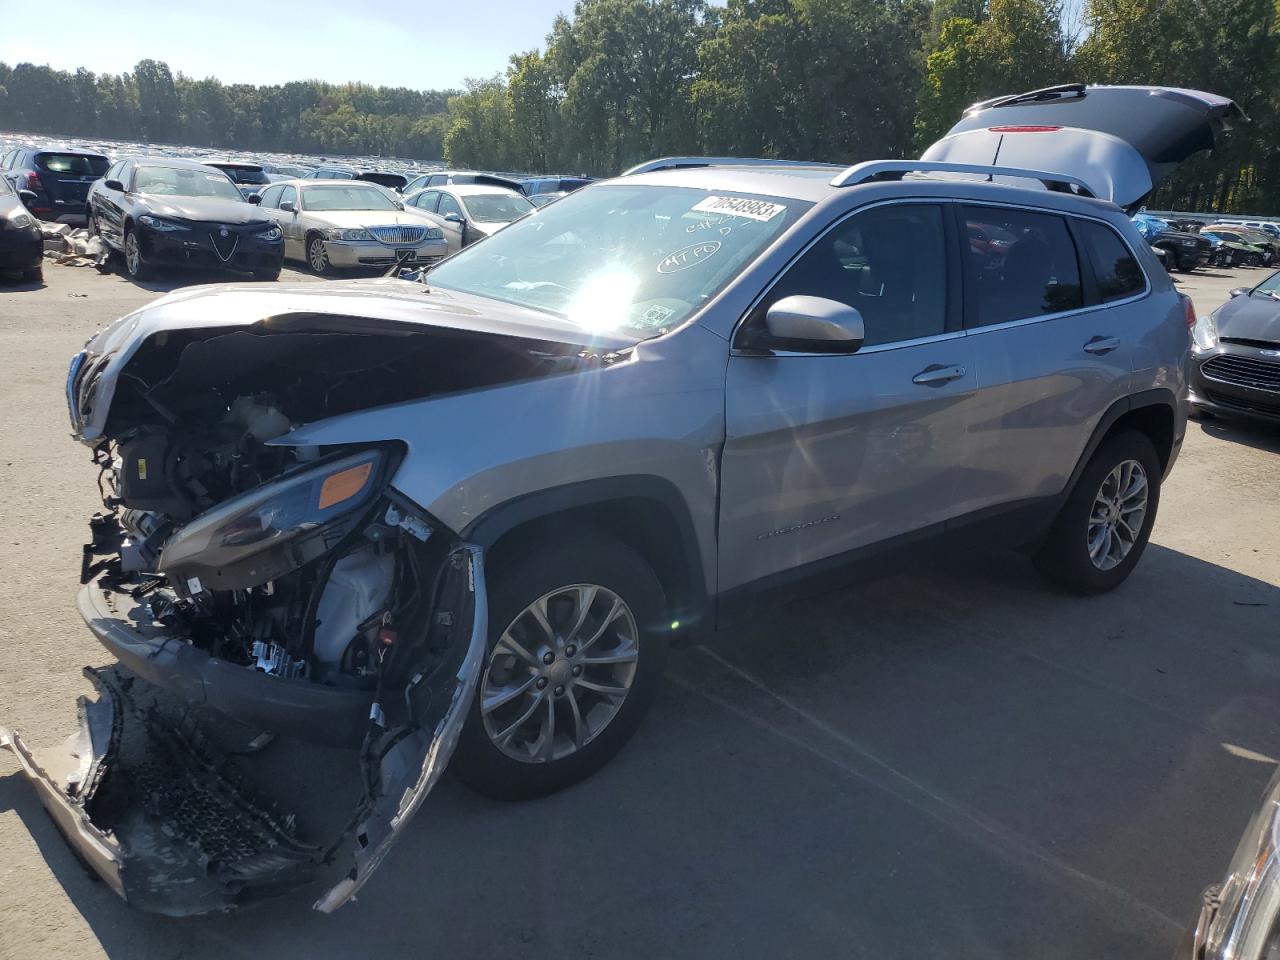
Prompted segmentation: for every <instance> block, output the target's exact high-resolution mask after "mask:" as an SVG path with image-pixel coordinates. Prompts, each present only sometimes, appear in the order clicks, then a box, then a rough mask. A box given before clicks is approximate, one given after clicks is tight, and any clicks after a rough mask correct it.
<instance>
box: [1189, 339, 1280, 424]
mask: <svg viewBox="0 0 1280 960" xmlns="http://www.w3.org/2000/svg"><path fill="white" fill-rule="evenodd" d="M1187 385H1188V391H1189V392H1188V400H1189V401H1190V402H1191V405H1192V406H1193V407H1196V408H1199V409H1201V410H1207V411H1209V412H1210V413H1217V414H1222V415H1225V416H1233V415H1234V416H1246V417H1254V418H1257V419H1259V420H1268V421H1271V422H1280V352H1278V351H1277V350H1266V349H1264V348H1261V347H1248V346H1244V345H1240V344H1230V345H1226V346H1219V347H1217V348H1216V349H1214V350H1208V351H1200V350H1193V351H1192V353H1191V358H1190V359H1189V360H1188V361H1187Z"/></svg>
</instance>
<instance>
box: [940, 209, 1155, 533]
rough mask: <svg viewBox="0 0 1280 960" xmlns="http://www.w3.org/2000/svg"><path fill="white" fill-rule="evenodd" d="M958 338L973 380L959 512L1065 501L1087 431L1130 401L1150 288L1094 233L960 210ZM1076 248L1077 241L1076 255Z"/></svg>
mask: <svg viewBox="0 0 1280 960" xmlns="http://www.w3.org/2000/svg"><path fill="white" fill-rule="evenodd" d="M959 213H960V218H961V223H962V226H963V228H964V229H965V230H966V231H967V232H968V233H969V235H970V237H972V236H974V235H975V234H982V235H986V236H989V237H992V238H994V239H993V241H992V242H991V243H990V244H979V243H974V242H969V243H966V244H964V245H963V247H962V249H963V251H964V260H965V293H966V296H965V326H966V329H967V330H968V333H969V337H968V339H969V341H970V343H971V345H972V348H973V351H974V355H975V359H976V366H977V370H978V379H977V384H976V389H977V394H976V397H975V399H974V403H973V408H974V409H973V416H972V417H971V418H970V421H969V426H968V430H969V441H970V443H969V448H968V454H969V456H970V458H971V459H970V464H969V466H970V469H969V470H968V471H966V474H965V479H964V483H963V485H962V487H961V489H960V491H959V492H958V497H957V499H958V507H959V508H960V512H963V513H971V512H974V511H977V510H983V509H986V508H992V507H1009V506H1013V505H1016V504H1019V503H1024V502H1025V503H1028V504H1029V503H1030V502H1031V501H1034V500H1036V499H1038V498H1041V497H1049V496H1053V495H1055V494H1057V493H1059V492H1061V490H1062V489H1063V487H1064V486H1065V485H1066V482H1067V479H1068V477H1069V476H1070V474H1071V472H1072V470H1073V469H1074V468H1075V465H1076V463H1077V461H1078V460H1079V458H1080V455H1081V454H1082V452H1083V451H1084V447H1085V444H1086V442H1087V441H1088V439H1089V436H1090V435H1091V433H1092V432H1093V428H1094V426H1095V425H1096V424H1097V422H1098V421H1099V420H1100V418H1101V417H1102V415H1103V414H1104V413H1105V412H1106V410H1107V409H1108V408H1109V407H1110V406H1111V405H1112V404H1113V403H1114V402H1115V401H1116V400H1119V399H1120V398H1121V397H1124V396H1126V395H1127V394H1128V393H1129V392H1130V390H1131V385H1132V381H1133V367H1134V362H1135V359H1134V358H1135V356H1137V355H1138V354H1139V353H1140V350H1141V346H1140V341H1141V340H1142V339H1143V337H1144V335H1145V333H1146V331H1145V330H1144V328H1143V326H1142V324H1143V322H1144V321H1143V305H1142V300H1143V297H1144V296H1145V294H1146V292H1147V281H1146V277H1145V276H1144V275H1143V273H1142V271H1141V269H1140V267H1139V265H1138V261H1137V259H1136V258H1135V257H1134V256H1133V253H1132V251H1131V250H1130V249H1129V247H1128V246H1127V244H1126V243H1125V242H1124V241H1123V240H1122V239H1121V238H1120V236H1119V234H1118V233H1116V231H1115V230H1114V229H1112V228H1111V227H1110V226H1109V225H1108V224H1106V223H1104V222H1102V221H1094V220H1085V219H1077V218H1069V217H1066V216H1064V215H1062V214H1059V213H1057V212H1054V211H1048V210H1031V209H1027V208H1023V207H1015V206H996V205H977V204H966V205H962V206H960V207H959ZM1077 240H1078V241H1079V242H1078V243H1077Z"/></svg>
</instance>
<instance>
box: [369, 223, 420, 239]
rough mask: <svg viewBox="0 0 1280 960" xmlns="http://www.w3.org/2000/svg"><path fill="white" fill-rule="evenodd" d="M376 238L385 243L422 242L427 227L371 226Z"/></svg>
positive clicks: (371, 231) (370, 228)
mask: <svg viewBox="0 0 1280 960" xmlns="http://www.w3.org/2000/svg"><path fill="white" fill-rule="evenodd" d="M369 232H370V233H371V234H373V237H374V239H375V240H380V241H382V242H383V243H420V242H421V241H422V238H423V237H424V236H425V235H426V232H427V228H426V227H401V226H393V227H369Z"/></svg>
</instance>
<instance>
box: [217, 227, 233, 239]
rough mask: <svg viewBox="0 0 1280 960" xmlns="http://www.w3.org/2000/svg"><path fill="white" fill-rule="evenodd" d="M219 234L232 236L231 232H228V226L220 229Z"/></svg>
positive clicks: (224, 236)
mask: <svg viewBox="0 0 1280 960" xmlns="http://www.w3.org/2000/svg"><path fill="white" fill-rule="evenodd" d="M218 236H220V237H223V238H226V237H229V236H231V234H229V233H227V228H226V227H223V228H222V229H221V230H219V231H218Z"/></svg>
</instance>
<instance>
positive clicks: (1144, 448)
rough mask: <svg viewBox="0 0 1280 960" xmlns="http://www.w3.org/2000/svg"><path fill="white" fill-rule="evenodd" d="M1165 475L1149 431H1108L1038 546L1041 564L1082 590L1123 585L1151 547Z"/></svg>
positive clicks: (1049, 574)
mask: <svg viewBox="0 0 1280 960" xmlns="http://www.w3.org/2000/svg"><path fill="white" fill-rule="evenodd" d="M1160 475H1161V470H1160V458H1159V457H1158V456H1157V455H1156V450H1155V447H1154V446H1153V445H1152V443H1151V441H1150V439H1148V438H1147V436H1146V435H1145V434H1142V433H1139V432H1138V431H1136V430H1124V431H1121V432H1119V433H1116V434H1114V435H1112V436H1110V437H1108V438H1107V439H1106V440H1104V441H1103V443H1102V445H1101V446H1100V447H1099V448H1098V450H1097V452H1096V453H1094V455H1093V458H1092V459H1091V460H1090V461H1089V463H1088V465H1087V466H1086V467H1085V469H1084V471H1083V473H1081V475H1080V479H1079V481H1078V482H1077V483H1076V486H1075V489H1073V490H1072V491H1071V494H1070V496H1069V497H1068V498H1067V502H1066V503H1065V504H1064V505H1063V507H1062V511H1061V512H1060V513H1059V514H1058V517H1057V519H1056V520H1055V521H1054V524H1053V527H1052V528H1050V531H1049V534H1048V535H1047V536H1046V537H1045V540H1044V542H1043V543H1042V544H1041V546H1040V548H1039V550H1038V551H1037V552H1036V555H1035V563H1036V567H1037V568H1038V569H1039V570H1040V572H1041V573H1042V574H1043V575H1044V576H1045V577H1046V578H1048V579H1049V580H1051V581H1053V582H1055V583H1057V584H1060V585H1061V586H1064V587H1066V588H1067V589H1069V590H1074V591H1076V592H1077V593H1101V592H1103V591H1106V590H1112V589H1114V588H1115V587H1118V586H1119V585H1120V584H1121V583H1123V582H1124V581H1125V579H1126V578H1127V577H1128V576H1129V574H1130V573H1131V572H1132V571H1133V568H1134V567H1135V566H1136V565H1137V563H1138V560H1139V558H1141V556H1142V552H1143V551H1144V550H1145V549H1146V547H1147V541H1148V539H1149V538H1150V536H1151V528H1152V526H1153V525H1154V524H1155V520H1156V508H1157V507H1158V506H1159V505H1160Z"/></svg>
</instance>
